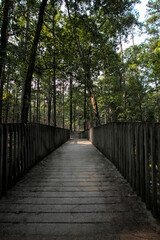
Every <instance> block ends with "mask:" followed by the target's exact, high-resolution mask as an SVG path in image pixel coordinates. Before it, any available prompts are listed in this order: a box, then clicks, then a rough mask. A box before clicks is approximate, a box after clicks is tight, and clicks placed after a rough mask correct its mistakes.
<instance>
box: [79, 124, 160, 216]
mask: <svg viewBox="0 0 160 240" xmlns="http://www.w3.org/2000/svg"><path fill="white" fill-rule="evenodd" d="M79 136H80V138H88V139H89V140H90V141H91V142H92V143H93V144H94V145H95V146H96V147H97V148H98V149H99V150H100V151H101V152H102V153H103V154H104V155H105V156H106V157H107V158H108V159H109V160H110V161H111V162H112V163H114V165H115V166H116V167H117V169H118V170H119V171H120V173H121V174H122V175H123V176H124V177H125V178H126V179H127V181H128V182H129V183H130V185H131V186H132V187H133V189H134V190H135V191H136V193H137V195H139V196H140V197H141V199H142V201H144V202H145V203H146V206H147V208H148V209H151V211H152V213H153V215H154V216H155V217H160V211H159V210H160V124H156V123H155V124H152V123H109V124H107V125H103V126H99V127H96V128H91V129H89V130H87V131H85V132H82V133H80V134H79Z"/></svg>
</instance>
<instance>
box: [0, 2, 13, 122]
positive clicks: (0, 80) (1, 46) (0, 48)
mask: <svg viewBox="0 0 160 240" xmlns="http://www.w3.org/2000/svg"><path fill="white" fill-rule="evenodd" d="M10 5H11V2H10V0H5V1H4V9H3V21H2V28H1V41H0V123H1V122H2V102H3V101H2V98H3V85H4V68H5V62H6V51H7V40H8V39H7V29H8V22H9V10H10V7H11V6H10Z"/></svg>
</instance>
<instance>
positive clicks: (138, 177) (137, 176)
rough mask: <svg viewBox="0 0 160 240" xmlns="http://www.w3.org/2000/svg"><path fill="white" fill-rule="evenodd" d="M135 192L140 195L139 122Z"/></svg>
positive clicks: (136, 134)
mask: <svg viewBox="0 0 160 240" xmlns="http://www.w3.org/2000/svg"><path fill="white" fill-rule="evenodd" d="M135 140H136V192H137V195H138V196H139V195H140V147H139V124H137V125H136V132H135Z"/></svg>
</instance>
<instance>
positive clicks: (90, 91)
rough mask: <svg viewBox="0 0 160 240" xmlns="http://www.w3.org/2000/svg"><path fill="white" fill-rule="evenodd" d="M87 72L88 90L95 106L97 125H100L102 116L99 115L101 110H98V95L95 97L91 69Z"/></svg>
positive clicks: (93, 106)
mask: <svg viewBox="0 0 160 240" xmlns="http://www.w3.org/2000/svg"><path fill="white" fill-rule="evenodd" d="M85 72H86V81H87V87H88V91H89V93H90V98H91V103H92V108H93V112H94V115H95V119H96V126H98V125H100V117H99V111H98V106H97V100H96V97H95V94H94V91H93V86H92V81H91V78H90V69H87V70H86V71H85Z"/></svg>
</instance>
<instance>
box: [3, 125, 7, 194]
mask: <svg viewBox="0 0 160 240" xmlns="http://www.w3.org/2000/svg"><path fill="white" fill-rule="evenodd" d="M2 179H3V180H2V181H3V193H4V194H5V193H6V192H7V190H8V125H4V128H3V160H2Z"/></svg>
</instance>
